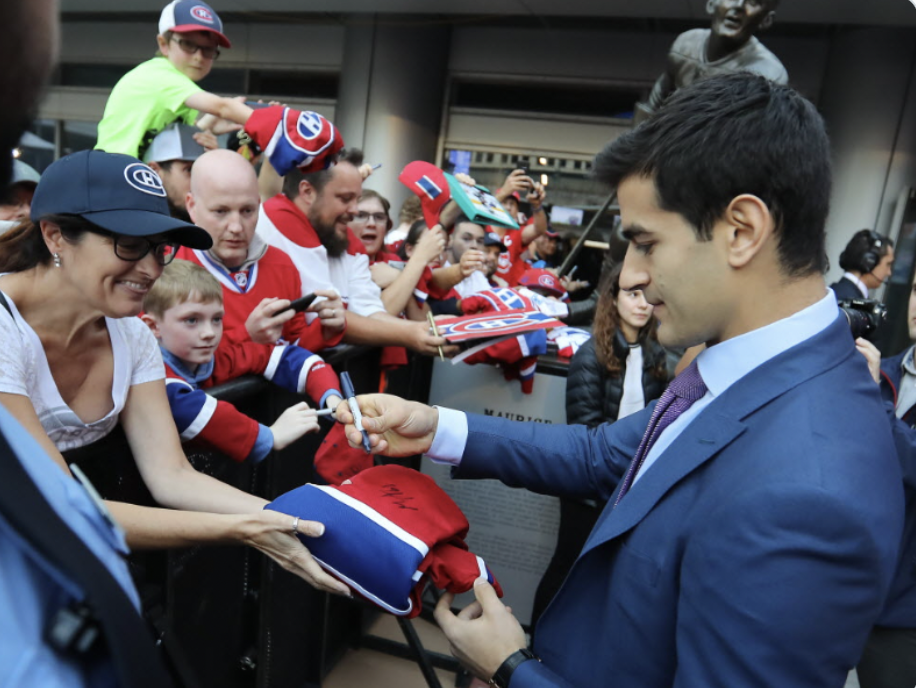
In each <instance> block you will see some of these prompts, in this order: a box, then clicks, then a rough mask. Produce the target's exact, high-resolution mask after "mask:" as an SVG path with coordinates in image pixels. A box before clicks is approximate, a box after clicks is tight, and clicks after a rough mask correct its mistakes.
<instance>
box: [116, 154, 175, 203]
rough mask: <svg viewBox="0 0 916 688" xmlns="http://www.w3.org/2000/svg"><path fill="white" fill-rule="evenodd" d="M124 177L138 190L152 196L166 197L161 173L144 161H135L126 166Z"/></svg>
mask: <svg viewBox="0 0 916 688" xmlns="http://www.w3.org/2000/svg"><path fill="white" fill-rule="evenodd" d="M124 179H126V180H127V183H128V184H130V185H131V186H132V187H134V188H135V189H136V190H137V191H142V192H143V193H145V194H149V195H150V196H161V197H163V198H165V187H164V186H163V185H162V180H161V179H160V178H159V175H158V174H156V173H155V172H154V171H153V169H152V168H151V167H149V166H148V165H144V164H143V163H142V162H135V163H133V164H130V165H128V166H127V167H125V168H124Z"/></svg>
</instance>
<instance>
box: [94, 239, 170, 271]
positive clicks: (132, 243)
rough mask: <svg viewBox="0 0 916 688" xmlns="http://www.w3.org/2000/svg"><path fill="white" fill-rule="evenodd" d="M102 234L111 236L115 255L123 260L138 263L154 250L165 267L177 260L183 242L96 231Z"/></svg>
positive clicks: (157, 260) (154, 255) (158, 261)
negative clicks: (152, 239)
mask: <svg viewBox="0 0 916 688" xmlns="http://www.w3.org/2000/svg"><path fill="white" fill-rule="evenodd" d="M96 234H101V235H102V236H107V237H110V238H111V240H112V242H113V243H114V252H115V255H116V256H117V257H118V258H120V259H121V260H127V261H130V262H132V263H136V262H137V261H138V260H143V259H144V258H146V256H147V255H148V254H149V253H150V251H152V253H153V257H154V258H155V259H156V262H157V263H159V265H162V266H163V267H164V266H166V265H168V264H169V263H171V262H172V261H173V260H175V254H176V253H177V252H178V248H179V246H181V244H179V243H177V242H176V241H170V240H166V241H150V240H149V239H147V238H146V237H135V236H125V235H124V234H114V233H113V232H96Z"/></svg>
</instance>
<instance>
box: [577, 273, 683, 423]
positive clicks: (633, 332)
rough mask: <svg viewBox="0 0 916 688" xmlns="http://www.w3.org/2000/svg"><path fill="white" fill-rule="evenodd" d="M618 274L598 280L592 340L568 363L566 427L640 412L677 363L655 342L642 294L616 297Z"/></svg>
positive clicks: (660, 389)
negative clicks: (571, 424) (567, 424)
mask: <svg viewBox="0 0 916 688" xmlns="http://www.w3.org/2000/svg"><path fill="white" fill-rule="evenodd" d="M620 269H621V265H620V264H617V265H616V266H614V267H613V268H612V269H611V270H610V271H609V272H607V273H606V274H605V275H604V276H603V277H602V280H601V284H599V285H598V291H599V296H598V306H597V309H596V311H595V322H594V325H593V326H592V338H591V339H589V340H588V341H587V342H586V343H585V344H583V345H582V346H581V347H580V348H579V350H578V351H577V352H576V354H575V356H573V358H572V362H571V363H570V364H569V375H568V377H567V379H566V418H567V422H568V423H577V424H582V425H587V426H589V427H590V428H593V427H595V426H596V425H600V424H601V423H613V422H614V421H615V420H618V419H619V418H624V417H626V416H628V415H630V414H631V413H634V412H636V411H639V410H641V409H643V408H645V407H646V404H648V403H649V402H650V401H652V400H653V399H658V398H659V397H660V396H661V395H662V392H664V391H665V386H666V385H667V384H668V379H669V377H670V375H671V372H672V371H673V370H674V365H675V364H676V363H677V359H676V358H674V357H673V356H671V355H669V354H668V352H667V351H666V350H665V349H664V348H662V346H661V345H660V344H659V343H658V339H657V338H656V336H655V329H656V326H657V324H658V323H657V321H656V320H655V318H654V317H653V316H652V306H651V305H649V304H648V303H647V302H646V299H645V297H644V296H643V294H642V292H641V291H632V292H627V291H624V292H621V290H620ZM634 364H635V366H636V369H633V365H634Z"/></svg>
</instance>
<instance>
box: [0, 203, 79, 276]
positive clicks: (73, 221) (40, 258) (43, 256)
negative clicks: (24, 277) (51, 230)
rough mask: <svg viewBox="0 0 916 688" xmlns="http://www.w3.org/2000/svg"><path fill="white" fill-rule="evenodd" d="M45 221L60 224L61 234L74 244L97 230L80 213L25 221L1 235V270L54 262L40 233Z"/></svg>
mask: <svg viewBox="0 0 916 688" xmlns="http://www.w3.org/2000/svg"><path fill="white" fill-rule="evenodd" d="M42 220H43V221H47V222H52V223H54V224H55V225H57V226H58V227H60V233H61V235H62V236H63V237H64V239H66V240H67V241H69V242H70V243H72V244H76V243H79V242H80V240H81V239H82V238H83V235H84V234H85V233H86V232H91V231H93V230H94V229H96V227H95V225H94V224H92V223H91V222H89V221H88V220H84V219H83V218H81V217H80V216H79V215H46V216H44V217H42V218H41V220H39V221H38V222H33V221H32V220H24V221H22V222H20V223H19V224H18V225H16V226H15V227H13V228H12V229H11V230H10V231H8V232H6V233H5V234H3V235H0V272H22V271H24V270H31V269H32V268H34V267H37V266H39V265H48V264H49V263H50V262H51V252H50V251H49V250H48V247H47V246H46V245H45V239H44V237H43V236H42V234H41V221H42Z"/></svg>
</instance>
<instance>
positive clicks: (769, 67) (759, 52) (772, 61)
mask: <svg viewBox="0 0 916 688" xmlns="http://www.w3.org/2000/svg"><path fill="white" fill-rule="evenodd" d="M747 47H748V48H750V50H749V51H748V53H749V54H748V57H749V59H748V61H747V64H745V65H744V68H745V69H747V70H748V71H751V72H754V73H755V74H760V75H761V76H764V77H766V78H767V79H769V80H770V81H772V82H774V83H777V84H783V85H785V84H788V83H789V73H788V72H787V71H786V68H785V66H784V65H783V64H782V62H781V61H780V59H779V58H778V57H776V55H775V54H774V53H773V52H772V51H771V50H770V49H769V48H767V47H766V46H765V45H764V44H763V43H761V42H760V41H759V40H757V38H756V37H753V38H751V40H750V41H749V43H748V46H747Z"/></svg>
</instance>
